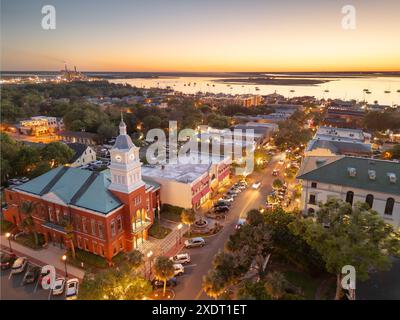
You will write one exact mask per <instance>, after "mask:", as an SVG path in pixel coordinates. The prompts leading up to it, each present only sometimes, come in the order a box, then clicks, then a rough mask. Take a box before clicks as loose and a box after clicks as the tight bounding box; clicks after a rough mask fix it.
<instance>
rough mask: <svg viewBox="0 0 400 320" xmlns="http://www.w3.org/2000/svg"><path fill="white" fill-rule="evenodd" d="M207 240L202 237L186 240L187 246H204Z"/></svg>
mask: <svg viewBox="0 0 400 320" xmlns="http://www.w3.org/2000/svg"><path fill="white" fill-rule="evenodd" d="M205 244H206V241H205V240H204V239H203V238H201V237H196V238H191V239H188V240H186V241H185V248H196V247H203V246H204V245H205Z"/></svg>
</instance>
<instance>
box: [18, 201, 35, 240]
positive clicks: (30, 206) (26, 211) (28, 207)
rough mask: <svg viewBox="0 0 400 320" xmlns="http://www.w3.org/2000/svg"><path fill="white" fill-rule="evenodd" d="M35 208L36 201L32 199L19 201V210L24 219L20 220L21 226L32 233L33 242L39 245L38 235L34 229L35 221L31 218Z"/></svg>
mask: <svg viewBox="0 0 400 320" xmlns="http://www.w3.org/2000/svg"><path fill="white" fill-rule="evenodd" d="M35 210H36V203H35V202H32V201H24V202H22V203H21V212H22V213H23V215H24V219H23V220H22V222H21V227H22V229H24V230H27V232H28V233H33V236H34V239H35V244H36V245H39V237H38V234H37V232H36V230H35V221H34V220H33V212H34V211H35Z"/></svg>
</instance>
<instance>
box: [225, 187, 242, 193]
mask: <svg viewBox="0 0 400 320" xmlns="http://www.w3.org/2000/svg"><path fill="white" fill-rule="evenodd" d="M241 191H242V190H240V189H239V188H237V187H235V186H233V187H231V188H230V189H229V191H228V193H229V192H233V193H236V194H239V193H240V192H241Z"/></svg>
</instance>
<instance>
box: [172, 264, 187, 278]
mask: <svg viewBox="0 0 400 320" xmlns="http://www.w3.org/2000/svg"><path fill="white" fill-rule="evenodd" d="M184 273H185V268H184V267H183V265H181V264H180V263H174V275H175V276H181V275H183V274H184Z"/></svg>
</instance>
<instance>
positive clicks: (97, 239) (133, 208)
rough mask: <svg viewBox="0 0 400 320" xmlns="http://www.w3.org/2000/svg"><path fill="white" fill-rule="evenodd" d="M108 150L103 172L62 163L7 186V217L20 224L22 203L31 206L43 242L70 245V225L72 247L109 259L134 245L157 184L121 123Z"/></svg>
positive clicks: (144, 230)
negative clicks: (149, 178)
mask: <svg viewBox="0 0 400 320" xmlns="http://www.w3.org/2000/svg"><path fill="white" fill-rule="evenodd" d="M119 130H120V134H119V136H118V137H117V139H116V142H115V145H114V146H113V148H112V149H111V152H110V153H111V165H110V167H109V169H107V170H105V171H102V172H92V171H88V170H83V169H79V168H72V167H67V166H61V167H58V168H56V169H53V170H51V171H49V172H47V173H45V174H43V175H41V176H39V177H37V178H35V179H33V180H31V181H29V182H27V183H25V184H23V185H21V186H17V187H14V188H9V189H6V191H5V194H6V201H7V208H6V209H5V210H4V211H3V212H4V217H5V219H6V220H8V221H10V222H12V223H14V224H16V225H18V224H19V223H20V222H21V221H22V220H23V219H24V217H25V216H26V214H25V213H23V212H22V210H21V204H22V203H23V202H26V201H28V202H33V203H34V204H35V206H34V210H33V212H32V217H33V220H34V224H35V229H36V231H37V232H39V233H41V234H43V236H44V238H45V240H46V242H48V243H54V244H59V245H63V246H66V247H68V246H69V245H70V244H69V240H68V237H67V231H66V229H70V228H66V227H67V226H69V225H72V226H73V231H72V233H73V241H74V245H75V247H78V248H80V249H82V250H86V251H89V252H91V253H94V254H96V255H100V256H103V257H105V258H106V259H107V260H111V258H112V257H113V256H115V255H116V254H118V253H119V252H121V251H125V252H126V251H130V250H132V249H134V248H138V247H139V246H140V244H141V243H143V242H144V241H146V239H147V236H148V235H147V234H148V229H149V228H150V227H151V225H152V224H153V221H154V216H155V213H156V211H157V210H159V205H160V203H159V201H160V200H159V199H160V186H159V185H158V184H157V183H155V182H150V181H144V180H143V179H142V174H141V162H140V160H139V148H137V147H136V146H135V145H134V144H133V142H132V140H131V138H130V137H129V136H128V135H127V132H126V125H125V123H124V122H123V121H121V123H120V125H119Z"/></svg>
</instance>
